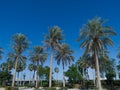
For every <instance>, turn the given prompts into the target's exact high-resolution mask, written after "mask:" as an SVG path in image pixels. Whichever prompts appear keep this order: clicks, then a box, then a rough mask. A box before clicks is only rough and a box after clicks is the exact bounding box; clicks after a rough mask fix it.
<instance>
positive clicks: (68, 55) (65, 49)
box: [56, 44, 74, 87]
mask: <svg viewBox="0 0 120 90" xmlns="http://www.w3.org/2000/svg"><path fill="white" fill-rule="evenodd" d="M72 54H73V50H71V49H70V47H69V46H68V45H67V44H62V45H61V46H60V48H59V49H58V50H57V52H56V60H57V64H58V65H59V64H60V62H61V63H62V66H63V87H65V77H64V67H65V65H67V64H70V62H71V61H74V57H73V56H72Z"/></svg>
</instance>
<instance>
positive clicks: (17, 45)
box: [8, 33, 29, 87]
mask: <svg viewBox="0 0 120 90" xmlns="http://www.w3.org/2000/svg"><path fill="white" fill-rule="evenodd" d="M28 43H29V42H28V39H27V38H26V36H25V35H23V34H21V33H18V34H15V35H13V37H12V49H13V52H11V53H9V54H8V58H9V60H11V61H13V62H15V66H14V67H15V69H14V74H13V80H12V87H14V84H15V78H16V69H17V65H18V62H19V61H21V62H24V60H25V59H26V57H25V56H24V55H23V52H24V51H25V50H26V49H27V48H28Z"/></svg>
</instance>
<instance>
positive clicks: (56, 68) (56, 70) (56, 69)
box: [54, 67, 59, 84]
mask: <svg viewBox="0 0 120 90" xmlns="http://www.w3.org/2000/svg"><path fill="white" fill-rule="evenodd" d="M54 71H55V73H57V77H56V81H57V84H58V72H59V68H58V67H55V68H54Z"/></svg>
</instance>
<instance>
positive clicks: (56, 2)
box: [0, 0, 120, 77]
mask: <svg viewBox="0 0 120 90" xmlns="http://www.w3.org/2000/svg"><path fill="white" fill-rule="evenodd" d="M119 3H120V1H119V0H1V1H0V30H1V32H0V46H1V47H3V48H4V58H3V61H5V60H6V54H7V53H8V51H9V50H10V49H11V48H10V38H11V36H12V35H13V34H15V33H19V32H20V33H23V34H25V35H26V36H27V37H28V39H29V40H30V41H31V44H30V48H31V47H32V46H34V45H42V43H41V42H42V41H43V39H44V34H46V33H48V27H51V26H54V25H58V26H59V27H60V28H61V29H62V30H63V33H64V34H65V42H66V43H68V44H69V45H70V47H71V48H72V49H73V50H74V51H75V53H74V56H75V61H76V60H77V59H78V58H79V56H80V55H81V54H82V52H83V50H82V49H79V44H80V43H78V42H76V39H77V38H78V35H79V31H80V28H81V27H82V25H83V24H86V23H87V21H88V20H89V19H92V18H93V17H95V16H99V17H102V18H103V19H108V22H107V23H106V25H110V26H111V27H113V29H114V30H115V31H116V32H117V36H115V37H113V38H112V39H113V40H114V43H115V44H114V46H113V47H110V51H111V53H110V56H111V57H113V58H116V54H117V52H118V51H117V47H118V46H119V45H120V41H119V38H120V32H119V29H120V5H119ZM1 62H2V61H1ZM47 63H49V61H47ZM54 63H56V62H54ZM46 65H48V64H46ZM54 67H55V64H54ZM60 75H61V74H60ZM61 77H62V76H61Z"/></svg>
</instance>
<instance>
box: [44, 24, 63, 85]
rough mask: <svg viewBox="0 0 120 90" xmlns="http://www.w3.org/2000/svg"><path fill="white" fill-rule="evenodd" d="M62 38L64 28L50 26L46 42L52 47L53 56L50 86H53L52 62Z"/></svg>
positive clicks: (51, 60)
mask: <svg viewBox="0 0 120 90" xmlns="http://www.w3.org/2000/svg"><path fill="white" fill-rule="evenodd" d="M61 40H63V34H62V30H61V29H60V28H59V27H58V26H54V27H52V28H49V34H48V35H46V36H45V40H44V43H45V45H46V46H47V47H49V48H50V51H51V58H50V76H49V87H51V86H52V82H51V81H52V63H53V58H54V52H55V50H56V47H57V46H59V44H60V42H61Z"/></svg>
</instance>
